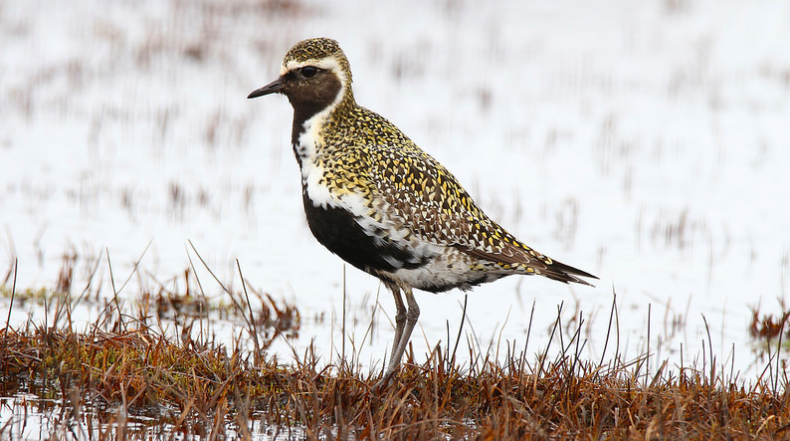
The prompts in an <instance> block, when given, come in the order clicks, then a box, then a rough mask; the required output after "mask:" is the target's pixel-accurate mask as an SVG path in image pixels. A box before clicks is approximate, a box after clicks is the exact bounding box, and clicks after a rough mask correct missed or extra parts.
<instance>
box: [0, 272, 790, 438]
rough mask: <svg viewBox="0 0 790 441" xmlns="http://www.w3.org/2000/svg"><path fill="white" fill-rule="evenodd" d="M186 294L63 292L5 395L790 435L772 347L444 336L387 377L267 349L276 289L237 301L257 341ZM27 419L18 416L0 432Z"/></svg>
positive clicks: (7, 348)
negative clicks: (552, 348) (200, 309)
mask: <svg viewBox="0 0 790 441" xmlns="http://www.w3.org/2000/svg"><path fill="white" fill-rule="evenodd" d="M188 276H189V275H188V274H186V278H187V279H188ZM13 291H14V288H13V287H12V294H13ZM186 293H189V288H187V289H186ZM149 295H150V294H149ZM193 296H194V294H190V295H189V297H193ZM184 297H188V296H186V295H185V294H182V295H181V296H180V297H179V296H178V293H175V292H168V291H165V290H161V291H160V292H158V293H156V294H155V295H154V301H151V302H149V303H147V304H148V305H149V307H150V306H151V305H154V307H153V308H152V309H150V311H155V313H148V314H146V313H144V311H149V309H144V308H140V309H139V310H138V311H137V312H136V313H135V314H125V313H124V311H123V310H122V309H121V308H119V307H118V305H117V304H113V302H110V303H107V304H106V305H105V308H104V309H103V311H104V312H103V313H102V315H101V317H100V318H99V320H97V321H96V322H95V323H93V324H92V325H91V326H89V327H88V328H87V329H86V330H83V331H80V330H76V329H75V327H74V325H73V324H72V322H71V319H70V317H71V303H69V300H68V296H57V295H55V294H54V293H53V295H52V296H50V297H49V299H50V300H49V301H50V302H54V304H52V305H51V306H50V310H54V314H53V316H54V318H52V319H50V321H49V324H36V323H34V322H33V321H32V320H28V322H27V323H26V325H25V326H19V327H17V329H10V328H8V327H6V329H5V330H3V331H2V336H3V339H2V345H0V350H2V354H1V355H2V356H1V358H0V374H2V383H0V396H3V397H12V396H17V397H18V396H20V394H32V395H34V396H36V397H38V399H40V400H41V403H44V402H46V399H53V400H55V401H54V403H55V404H54V405H53V404H49V407H47V406H46V405H43V404H39V406H38V408H37V409H35V410H37V411H39V412H44V411H47V410H48V411H49V412H52V413H54V414H56V415H57V418H54V421H56V424H55V427H56V429H57V430H60V431H56V433H54V434H50V436H53V437H55V438H71V437H77V438H87V439H102V440H103V439H126V438H129V439H139V438H146V437H148V438H150V437H154V438H164V439H168V438H174V437H183V436H198V437H201V438H204V437H205V438H206V439H219V438H222V439H226V438H241V439H252V438H261V437H263V436H264V435H265V436H268V437H271V438H272V439H274V438H276V437H278V436H279V437H281V438H280V439H409V440H422V439H429V440H433V439H486V440H500V439H574V440H575V439H581V440H602V439H607V440H608V439H612V440H632V439H633V440H636V439H639V440H643V439H644V440H659V439H689V440H702V439H704V440H711V439H728V440H729V439H732V440H747V439H748V440H752V439H759V440H774V439H777V440H778V439H790V431H788V428H790V406H788V400H789V399H790V395H788V388H787V384H788V381H787V377H786V375H785V368H784V366H781V367H780V366H779V364H778V362H777V361H776V360H778V358H776V357H773V358H772V359H771V361H770V362H769V364H768V365H767V367H766V371H765V372H766V373H765V374H764V375H763V376H762V377H760V378H758V379H756V380H754V382H753V383H749V384H747V383H745V382H744V381H737V380H733V379H728V378H725V375H724V374H723V373H719V372H720V371H721V369H720V368H717V366H716V361H715V359H712V358H710V359H708V362H709V363H708V364H707V365H704V366H703V368H702V369H697V368H695V367H689V366H680V367H677V369H674V370H670V368H669V367H667V366H666V364H664V365H662V366H661V367H660V368H659V369H658V371H657V372H649V371H648V368H647V366H648V363H647V361H648V355H645V356H643V357H641V358H639V359H636V360H631V361H625V360H622V359H621V358H620V357H619V356H615V357H614V359H613V361H610V362H607V363H602V362H595V361H586V360H583V359H581V357H580V356H579V355H578V354H580V353H581V349H580V346H582V347H583V346H584V343H583V342H580V341H579V340H578V335H579V332H577V333H576V336H574V338H572V339H571V340H570V341H566V342H564V343H562V348H561V350H560V354H559V355H558V356H557V357H556V358H554V359H549V358H548V357H547V355H546V354H547V353H548V349H547V350H546V352H544V353H543V354H539V355H537V356H536V357H535V359H534V360H528V359H527V357H526V356H525V355H524V354H523V353H522V354H517V353H516V351H515V350H514V348H512V347H508V348H507V349H508V354H509V355H508V356H507V357H506V358H505V360H506V361H504V362H498V361H496V360H492V359H488V358H487V357H486V356H485V354H470V360H473V361H472V362H471V363H470V364H469V365H466V366H459V365H458V364H457V363H456V362H455V361H454V357H453V356H452V355H448V353H447V351H446V349H444V348H442V347H441V346H437V347H436V348H435V349H434V351H433V352H432V353H431V354H430V356H429V357H428V358H427V360H426V361H424V362H422V363H417V362H416V361H415V357H414V354H413V353H408V354H407V360H405V364H404V366H403V368H402V370H401V372H400V374H399V375H398V376H397V377H396V379H395V381H393V383H391V384H390V385H389V386H388V387H385V388H383V389H381V390H376V389H375V387H374V385H375V384H376V382H377V381H378V380H379V377H380V372H361V371H359V369H355V368H353V367H352V366H353V365H351V364H346V363H343V364H340V365H332V366H329V367H326V366H324V365H323V364H322V363H319V362H318V360H317V359H316V358H315V356H314V355H313V352H312V351H311V350H308V351H307V352H306V353H305V354H301V355H297V354H294V360H295V361H294V363H293V364H289V365H283V364H280V363H278V362H277V361H276V359H274V358H270V357H267V355H266V351H265V347H264V346H265V345H264V344H263V343H262V341H268V340H267V339H268V337H267V338H262V337H261V336H264V335H267V332H271V331H266V330H265V329H267V328H270V327H272V326H275V327H276V326H280V327H287V325H286V323H293V321H292V319H293V317H294V316H296V317H298V312H296V313H295V312H294V311H295V308H294V307H293V306H282V305H281V306H279V307H278V306H277V305H276V304H275V302H274V301H273V300H271V299H269V300H270V303H264V307H263V309H268V310H269V311H268V312H267V313H266V314H263V313H258V317H264V316H265V317H267V319H266V320H262V319H255V317H256V316H255V315H253V311H252V309H250V308H249V303H248V302H247V303H246V304H238V305H237V308H236V310H237V311H238V312H239V313H245V314H246V313H249V314H250V315H249V316H248V317H245V321H246V323H247V328H246V329H244V330H243V332H246V333H248V334H249V335H250V340H251V341H253V342H254V345H253V347H254V348H257V349H252V350H250V349H247V346H245V345H244V344H242V343H239V342H240V341H241V340H242V339H241V338H239V339H236V340H235V341H236V342H237V343H235V347H228V346H225V345H222V344H220V343H217V342H216V339H215V338H214V336H213V335H212V334H211V333H210V331H208V332H200V333H197V335H198V336H199V338H195V337H194V335H196V334H195V333H193V332H191V330H193V329H194V326H196V325H199V324H201V323H202V322H203V321H208V320H209V319H208V318H207V315H206V314H203V313H193V312H194V309H192V308H184V306H183V305H184V303H185V302H186V300H185V299H184ZM237 298H241V294H238V295H237ZM175 305H180V306H175ZM162 308H164V309H165V311H164V313H163V312H162ZM289 311H290V312H289ZM614 311H615V309H613V312H614ZM187 312H189V314H187ZM165 313H166V314H169V315H171V317H170V318H169V319H170V320H172V321H173V322H177V323H180V326H181V327H182V328H181V329H182V332H180V333H178V335H177V336H172V335H171V334H167V333H165V332H163V331H162V329H163V328H162V326H161V323H160V320H161V316H162V315H163V314H165ZM294 314H295V315H294ZM281 320H284V321H281ZM288 320H291V321H290V322H289V321H288ZM45 323H46V322H45ZM203 326H204V327H205V328H206V329H210V325H209V324H208V323H205V324H203ZM559 326H560V323H559V320H558V321H557V327H559ZM579 326H581V325H579ZM281 331H282V330H281ZM271 335H274V337H271V338H275V337H276V335H278V333H277V332H275V333H274V334H271ZM252 336H258V337H256V338H253V337H252ZM607 340H608V339H607ZM470 351H471V350H470ZM351 358H352V359H353V357H351ZM28 396H30V395H28ZM18 427H19V425H18V422H17V424H11V423H10V420H9V423H8V424H6V425H5V426H3V427H0V436H2V437H4V438H5V437H9V438H10V437H14V436H16V435H18V433H17V432H15V430H18Z"/></svg>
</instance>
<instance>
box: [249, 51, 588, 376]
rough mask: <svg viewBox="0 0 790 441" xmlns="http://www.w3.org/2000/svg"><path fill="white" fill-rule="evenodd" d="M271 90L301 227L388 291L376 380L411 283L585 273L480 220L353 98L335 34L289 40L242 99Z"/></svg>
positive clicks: (405, 314) (396, 357) (429, 161)
mask: <svg viewBox="0 0 790 441" xmlns="http://www.w3.org/2000/svg"><path fill="white" fill-rule="evenodd" d="M272 93H281V94H283V95H285V96H286V97H288V100H289V101H290V102H291V105H292V106H293V109H294V119H293V128H292V131H291V143H292V146H293V150H294V153H295V155H296V161H297V162H298V163H299V168H300V169H301V172H302V199H303V202H304V209H305V214H306V215H307V224H308V225H309V227H310V230H311V231H312V233H313V235H314V236H315V238H316V239H318V241H319V242H320V243H321V244H323V245H324V246H325V247H326V248H328V249H329V250H330V251H331V252H333V253H335V254H337V255H338V256H340V257H341V258H342V259H343V260H345V261H346V262H348V263H350V264H351V265H354V266H355V267H357V268H359V269H361V270H362V271H365V272H367V273H369V274H372V275H374V276H376V277H378V278H379V279H380V280H381V281H382V282H383V283H384V285H385V286H386V287H387V288H388V289H389V290H390V291H392V294H393V295H394V296H395V306H396V308H397V315H396V316H395V324H396V328H395V339H394V341H393V343H392V352H391V354H390V360H389V364H388V365H387V369H386V372H385V373H384V376H383V378H382V383H386V382H387V381H388V379H389V378H390V377H391V375H392V374H393V373H394V372H395V371H396V370H397V368H398V367H399V366H400V360H401V358H402V356H403V352H404V350H405V349H406V345H407V344H408V341H409V338H410V336H411V333H412V330H413V329H414V325H415V324H416V322H417V318H418V317H419V315H420V308H419V307H418V306H417V302H416V300H415V299H414V294H413V293H412V289H414V288H416V289H421V290H424V291H429V292H433V293H437V292H442V291H447V290H449V289H453V288H460V289H462V290H468V289H470V288H472V287H473V286H475V285H478V284H481V283H486V282H491V281H494V280H496V279H499V278H501V277H505V276H509V275H512V274H539V275H541V276H545V277H548V278H550V279H553V280H558V281H560V282H565V283H569V282H574V283H581V284H585V285H589V283H587V282H586V281H584V280H583V279H581V277H587V278H596V277H595V276H593V275H592V274H589V273H586V272H584V271H581V270H578V269H576V268H573V267H571V266H568V265H565V264H562V263H560V262H557V261H556V260H552V259H550V258H549V257H547V256H544V255H543V254H541V253H539V252H537V251H535V250H534V249H532V248H530V247H528V246H527V245H524V244H523V243H521V242H520V241H519V240H518V239H516V238H515V237H514V236H513V235H511V234H510V233H508V232H507V231H505V230H504V229H503V228H502V227H500V226H499V225H498V224H497V223H496V222H494V221H493V220H491V219H490V218H489V217H488V216H486V214H485V213H483V211H482V210H481V209H480V208H478V206H477V205H476V204H475V202H474V201H473V200H472V198H471V196H469V194H468V193H467V192H466V190H464V189H463V187H461V184H459V183H458V181H457V180H456V179H455V177H454V176H453V175H452V174H451V173H450V172H449V171H447V169H446V168H444V166H442V165H441V164H439V162H437V161H436V160H435V159H433V158H432V157H431V156H430V155H428V154H427V153H425V152H424V151H423V150H422V149H420V148H419V147H418V146H417V145H416V144H415V143H414V142H412V140H411V139H409V138H408V137H406V135H404V134H403V132H401V131H400V130H399V129H398V128H397V127H395V126H394V125H393V124H392V123H390V122H389V121H387V120H386V119H384V118H383V117H381V116H379V115H378V114H376V113H374V112H371V111H370V110H368V109H366V108H364V107H361V106H359V105H358V104H357V102H356V100H354V94H353V92H352V90H351V68H350V67H349V63H348V59H346V56H345V55H344V54H343V51H342V50H341V49H340V46H339V45H338V43H337V42H336V41H334V40H330V39H327V38H315V39H310V40H304V41H301V42H299V43H297V44H296V45H295V46H294V47H293V48H291V50H290V51H288V53H287V54H286V55H285V59H284V60H283V63H282V67H281V69H280V77H279V78H278V79H277V80H275V81H273V82H272V83H269V84H268V85H266V86H264V87H262V88H260V89H257V90H255V91H254V92H252V93H250V95H249V96H248V98H256V97H259V96H263V95H268V94H272ZM401 291H402V292H403V294H404V295H405V296H406V302H407V303H408V309H407V308H406V305H404V303H403V299H402V298H401V294H400V292H401ZM380 384H381V383H380Z"/></svg>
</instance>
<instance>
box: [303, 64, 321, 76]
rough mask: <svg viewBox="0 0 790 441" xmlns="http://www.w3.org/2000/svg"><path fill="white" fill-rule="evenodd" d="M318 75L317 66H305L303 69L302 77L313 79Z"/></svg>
mask: <svg viewBox="0 0 790 441" xmlns="http://www.w3.org/2000/svg"><path fill="white" fill-rule="evenodd" d="M317 73H318V68H317V67H315V66H305V67H303V68H302V76H303V77H305V78H312V77H314V76H315V74H317Z"/></svg>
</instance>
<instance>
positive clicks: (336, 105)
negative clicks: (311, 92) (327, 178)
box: [291, 90, 358, 166]
mask: <svg viewBox="0 0 790 441" xmlns="http://www.w3.org/2000/svg"><path fill="white" fill-rule="evenodd" d="M357 107H358V106H357V103H356V101H354V95H353V94H352V93H351V91H350V90H349V91H347V93H346V94H345V95H344V97H343V99H341V100H339V101H336V102H333V103H332V104H330V105H329V106H326V107H325V108H323V109H319V110H317V111H316V109H314V108H310V107H309V106H297V105H294V120H293V127H292V132H291V144H292V145H293V149H294V154H295V155H296V160H297V161H298V162H299V165H300V166H301V165H302V162H303V161H304V160H314V159H316V158H317V156H319V155H320V154H325V153H328V152H326V151H324V150H326V148H328V147H327V146H325V143H324V141H323V140H324V137H325V134H326V132H327V131H328V130H333V127H335V126H337V123H338V121H348V118H349V117H350V116H351V115H353V114H354V113H355V112H354V111H355V109H356V108H357Z"/></svg>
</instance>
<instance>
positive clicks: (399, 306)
mask: <svg viewBox="0 0 790 441" xmlns="http://www.w3.org/2000/svg"><path fill="white" fill-rule="evenodd" d="M387 288H389V290H390V291H392V295H393V296H394V297H395V310H396V311H397V312H396V314H395V338H394V339H393V340H392V351H391V352H390V363H389V364H390V365H392V364H393V363H395V361H393V360H395V351H396V350H397V349H398V345H399V344H400V340H401V338H402V337H403V327H404V325H405V324H406V305H404V304H403V299H402V298H401V296H400V288H399V287H398V285H396V284H394V283H392V284H387ZM397 363H400V359H399V360H398V361H397ZM389 370H390V369H389V368H388V369H387V371H389Z"/></svg>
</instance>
